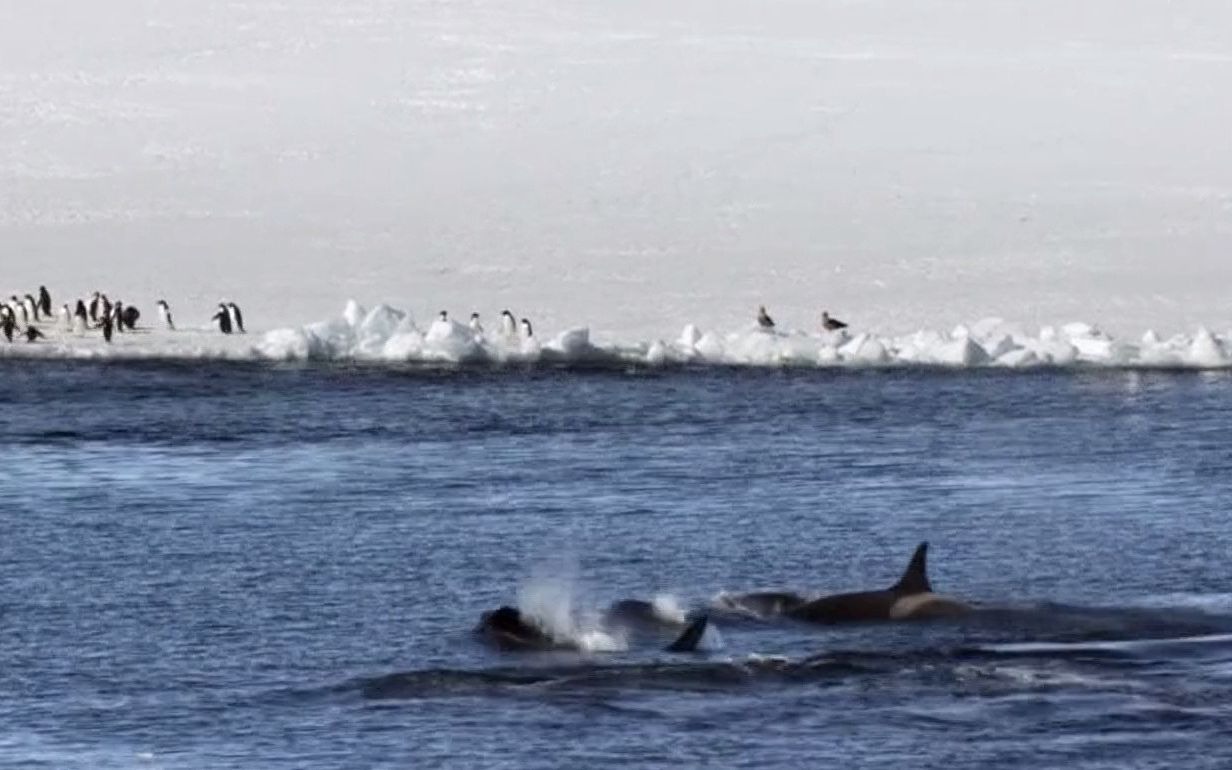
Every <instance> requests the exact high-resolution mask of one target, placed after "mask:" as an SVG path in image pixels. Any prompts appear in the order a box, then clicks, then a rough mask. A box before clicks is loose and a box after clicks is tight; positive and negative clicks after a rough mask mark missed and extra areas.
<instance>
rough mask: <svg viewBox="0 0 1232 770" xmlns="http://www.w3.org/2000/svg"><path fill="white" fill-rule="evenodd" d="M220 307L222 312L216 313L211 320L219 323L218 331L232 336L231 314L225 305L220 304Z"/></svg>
mask: <svg viewBox="0 0 1232 770" xmlns="http://www.w3.org/2000/svg"><path fill="white" fill-rule="evenodd" d="M219 306H220V307H221V310H219V311H218V312H217V313H215V314H214V317H213V318H211V319H210V320H211V321H217V322H218V331H220V332H222V333H223V334H230V333H231V316H230V314H228V313H227V308H226V306H225V305H222V304H221V303H220V304H219Z"/></svg>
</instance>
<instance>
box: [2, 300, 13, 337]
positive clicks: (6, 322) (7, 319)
mask: <svg viewBox="0 0 1232 770" xmlns="http://www.w3.org/2000/svg"><path fill="white" fill-rule="evenodd" d="M4 309H5V310H6V311H8V312H6V313H3V314H0V330H3V331H4V338H5V339H6V340H8V341H9V342H12V341H13V330H14V329H16V328H17V319H16V318H15V317H14V316H13V310H12V309H11V308H9V307H8V306H7V305H6V306H5V308H4Z"/></svg>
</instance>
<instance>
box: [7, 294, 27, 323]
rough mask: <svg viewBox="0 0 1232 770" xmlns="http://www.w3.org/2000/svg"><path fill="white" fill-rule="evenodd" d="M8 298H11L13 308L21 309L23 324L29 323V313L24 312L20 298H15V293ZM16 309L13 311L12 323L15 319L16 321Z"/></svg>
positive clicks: (24, 307)
mask: <svg viewBox="0 0 1232 770" xmlns="http://www.w3.org/2000/svg"><path fill="white" fill-rule="evenodd" d="M9 299H11V300H13V305H12V307H13V308H15V309H16V310H20V311H21V322H22V323H23V324H28V323H30V314H29V313H28V312H26V306H25V304H23V303H22V301H21V300H19V299H17V295H16V294H14V295H13V296H12V297H9ZM16 310H15V311H14V314H13V322H14V323H16V321H17V315H16Z"/></svg>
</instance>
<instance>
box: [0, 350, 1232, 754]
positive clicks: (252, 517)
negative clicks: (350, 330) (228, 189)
mask: <svg viewBox="0 0 1232 770" xmlns="http://www.w3.org/2000/svg"><path fill="white" fill-rule="evenodd" d="M0 381H3V383H4V387H3V389H2V392H0V403H2V404H3V408H2V409H0V439H2V440H3V443H4V447H5V453H6V463H5V465H6V468H5V473H4V474H3V477H2V478H3V480H2V481H0V521H2V522H3V534H4V537H3V538H0V581H2V582H0V585H2V586H3V589H4V590H3V592H2V594H0V618H2V619H3V626H2V631H0V633H2V634H3V643H2V644H0V692H2V693H3V696H4V697H3V698H0V765H3V766H10V767H40V766H41V767H54V768H106V767H168V768H205V767H210V768H213V767H230V766H235V767H254V768H255V767H260V768H276V767H285V768H305V767H306V768H314V767H319V768H332V767H340V766H348V767H408V766H414V767H435V766H457V767H570V768H572V767H599V766H625V765H631V766H640V767H653V766H663V767H667V766H671V767H679V766H682V765H683V766H691V765H702V764H705V765H708V766H727V767H759V768H762V767H768V768H776V767H784V768H786V767H790V768H798V767H801V766H836V767H838V766H842V767H896V768H897V767H903V766H911V767H947V768H968V767H970V768H988V767H1038V766H1066V767H1090V768H1096V767H1100V768H1103V767H1140V768H1146V767H1159V766H1173V765H1175V766H1187V767H1226V766H1228V764H1229V762H1232V729H1230V728H1229V727H1228V725H1229V724H1232V706H1229V703H1232V572H1230V571H1229V569H1228V553H1229V547H1230V546H1232V536H1230V535H1229V527H1228V521H1229V517H1228V501H1229V491H1230V487H1232V440H1230V439H1229V434H1228V430H1229V426H1232V379H1230V378H1229V376H1228V375H1226V374H1209V373H1208V374H1197V373H1178V374H1169V373H1138V372H1089V373H1087V372H1082V371H1069V372H1047V371H1042V372H1035V373H1030V374H1005V373H995V372H988V373H983V372H961V373H947V372H937V371H919V370H912V371H881V372H867V373H859V372H841V371H840V372H812V371H807V372H805V371H784V372H780V371H741V370H708V371H690V370H683V371H669V372H658V373H645V372H636V371H632V372H627V373H612V372H577V371H563V370H543V369H538V370H527V371H522V370H501V371H468V370H443V371H425V370H407V371H399V370H390V369H362V368H361V369H351V368H347V369H339V368H320V367H271V366H258V365H235V366H225V365H217V364H212V365H177V364H146V365H135V364H111V365H107V364H98V365H94V364H89V363H71V364H70V363H54V362H18V361H9V362H3V361H0ZM924 540H927V541H929V542H930V544H931V551H930V572H931V576H932V580H933V584H934V586H935V588H936V589H937V590H938V591H941V592H944V593H947V594H950V595H954V596H958V597H960V598H962V599H964V600H968V601H971V602H974V603H977V604H978V605H979V607H980V610H979V611H978V612H976V613H974V614H973V615H971V616H968V617H965V618H962V619H960V620H955V621H943V622H930V623H905V624H893V625H891V624H881V625H860V626H851V627H809V626H804V625H801V624H796V623H791V622H758V621H752V620H740V619H735V618H731V617H727V616H719V615H714V616H712V618H713V622H714V625H715V626H716V628H717V633H711V634H710V635H709V636H708V638H707V643H706V648H707V650H706V651H705V652H703V653H701V654H697V655H680V654H672V653H666V652H662V651H661V646H662V645H661V644H659V643H657V642H655V641H653V640H647V639H645V638H643V637H629V638H620V637H618V636H617V635H614V634H608V635H605V634H603V633H601V631H600V630H599V629H597V628H596V627H595V625H594V622H593V620H592V619H593V616H595V615H596V614H597V613H598V612H599V611H600V610H602V608H604V607H606V606H607V605H608V604H609V603H611V602H612V601H615V600H618V599H622V598H631V597H632V598H651V597H655V596H660V597H663V601H665V602H667V603H671V602H675V603H677V604H679V605H680V606H681V607H682V608H684V609H685V610H699V609H701V608H704V607H706V606H707V605H708V604H709V603H710V601H711V600H712V598H713V597H714V596H715V595H716V594H718V593H719V592H720V591H741V590H751V589H754V588H768V587H770V588H786V589H792V590H796V591H800V592H804V593H823V592H833V591H839V590H846V589H856V588H880V587H884V586H888V585H889V584H891V583H893V582H894V581H895V580H896V579H897V577H898V575H899V573H901V571H902V569H903V567H904V566H905V564H906V561H907V559H908V557H909V555H910V553H911V551H912V549H913V548H914V547H915V546H916V544H917V543H918V542H920V541H924ZM519 601H520V602H522V606H523V607H524V608H528V609H535V610H537V611H538V612H540V613H541V614H545V615H550V616H553V617H555V618H556V619H557V621H558V622H559V621H560V620H561V619H562V618H566V617H567V618H572V619H573V620H574V621H575V622H576V623H577V624H578V626H579V628H580V629H581V630H582V631H589V632H591V634H590V635H589V636H587V637H585V638H586V639H587V640H589V641H591V642H593V641H594V640H595V639H598V640H600V641H601V642H602V643H601V644H597V645H595V646H596V647H599V648H606V647H616V648H618V649H615V650H611V651H605V650H600V649H596V650H595V651H592V652H589V653H586V654H576V653H551V654H528V653H522V654H517V653H501V652H498V651H493V650H489V649H487V648H485V647H483V646H481V645H480V644H479V643H478V641H477V640H476V639H474V638H473V637H472V636H471V633H470V632H471V629H472V627H473V626H474V624H475V622H476V620H477V619H478V617H479V615H480V613H481V612H483V611H484V610H487V609H491V608H493V607H496V606H498V605H500V604H514V603H517V602H519ZM579 633H580V632H579ZM579 638H581V637H579ZM770 656H773V657H770Z"/></svg>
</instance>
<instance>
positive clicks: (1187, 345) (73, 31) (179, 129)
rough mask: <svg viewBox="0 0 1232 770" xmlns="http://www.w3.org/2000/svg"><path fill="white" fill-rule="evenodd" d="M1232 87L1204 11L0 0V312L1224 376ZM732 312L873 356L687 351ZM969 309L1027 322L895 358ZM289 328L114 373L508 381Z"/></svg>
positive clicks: (754, 340) (139, 350) (1044, 1)
mask: <svg viewBox="0 0 1232 770" xmlns="http://www.w3.org/2000/svg"><path fill="white" fill-rule="evenodd" d="M1229 93H1232V4H1230V3H1227V2H1224V0H1177V1H1176V2H1167V3H1165V2H1146V1H1145V0H1085V1H1084V2H1081V3H1072V2H1069V1H1068V0H986V1H981V2H958V1H957V0H918V1H915V2H910V3H904V2H899V1H898V0H761V1H758V2H754V1H753V0H704V1H703V0H665V1H663V2H658V1H656V2H650V1H649V0H627V1H624V0H622V2H608V1H606V0H525V1H524V2H516V3H511V2H498V1H497V0H462V1H460V2H431V1H429V0H400V1H396V0H347V1H345V2H344V1H343V0H297V2H295V3H286V2H279V1H277V0H252V1H246V0H227V1H225V2H224V1H222V0H217V1H215V0H199V1H197V2H165V1H161V2H160V1H159V0H109V1H108V2H106V3H98V2H88V1H87V0H43V1H41V2H37V3H36V2H26V3H7V4H4V6H3V8H2V9H0V243H2V244H3V253H4V259H3V270H0V296H2V297H7V296H9V295H10V294H12V293H15V292H16V293H18V294H24V293H25V292H27V291H31V290H32V289H34V288H35V287H37V286H38V285H39V284H46V285H48V287H49V288H51V289H52V292H53V294H54V295H55V302H56V307H57V308H58V307H59V303H60V302H62V301H63V300H64V299H66V298H68V297H69V296H72V297H77V296H88V293H89V292H90V291H92V290H94V289H101V290H104V291H107V292H109V293H110V294H111V296H112V297H119V298H123V299H124V300H125V301H131V302H133V303H134V304H136V305H137V306H139V307H141V308H143V310H144V311H145V313H146V316H147V318H149V317H152V316H153V305H154V302H155V301H156V300H157V299H159V298H166V299H167V300H169V301H170V303H171V306H172V308H173V310H174V311H175V312H176V318H177V321H179V322H180V323H182V324H186V325H199V326H204V325H205V324H206V323H207V319H208V318H209V315H210V314H211V313H212V309H213V307H214V305H215V303H216V302H217V301H218V300H219V299H224V298H225V299H230V300H235V301H237V302H239V303H240V305H241V306H242V307H243V308H244V310H245V316H246V320H247V322H248V324H249V327H250V330H252V329H260V330H272V329H278V328H281V327H288V328H294V329H298V328H299V327H302V326H304V325H305V324H309V323H311V322H312V321H314V320H315V319H318V318H320V317H321V316H322V315H323V314H324V312H325V310H324V309H326V308H333V307H337V306H338V305H340V304H341V303H342V302H343V301H344V300H345V299H346V298H348V297H358V298H362V299H363V300H364V301H366V302H371V303H375V302H386V303H389V304H390V305H391V306H394V307H415V308H418V309H420V311H421V312H423V313H427V314H428V315H427V316H426V317H429V318H430V317H432V316H433V315H435V312H436V311H437V310H439V309H441V308H446V309H449V310H450V311H451V312H452V314H453V315H454V316H455V317H458V318H465V317H466V316H467V315H469V313H470V312H471V311H472V310H478V311H480V312H481V313H483V315H484V317H485V319H486V320H487V322H488V323H489V324H492V323H493V322H494V321H495V320H496V313H498V312H499V310H500V309H501V308H504V307H510V308H512V309H513V310H514V311H515V312H516V313H517V314H518V315H519V316H522V315H526V316H529V317H531V318H532V319H533V320H534V321H535V324H536V328H537V329H542V330H543V332H544V333H547V332H548V331H549V330H552V331H551V335H552V336H555V334H557V333H559V331H560V330H562V329H569V328H571V327H574V326H579V325H585V326H586V327H587V328H589V329H590V330H591V331H592V334H590V335H585V334H583V333H581V332H576V333H574V334H573V336H572V337H567V338H565V339H560V340H557V341H556V342H559V346H560V347H562V348H566V349H569V350H575V351H581V352H580V353H577V354H578V355H589V354H590V353H589V351H590V346H593V345H599V346H607V347H613V346H619V347H621V348H622V349H624V348H638V349H640V347H639V346H645V347H646V350H645V351H644V353H645V356H646V357H647V358H649V359H652V360H660V359H662V360H676V359H677V358H679V357H684V358H692V357H700V358H702V359H705V360H712V359H713V360H721V361H756V362H765V361H782V360H792V361H794V360H797V359H800V360H804V361H806V362H813V361H814V360H816V361H817V362H819V363H830V362H835V361H838V362H849V361H853V360H858V361H880V360H883V359H889V360H892V361H898V360H921V359H923V358H931V359H941V360H943V361H944V362H946V363H952V362H956V361H965V362H978V361H980V360H982V359H983V357H988V358H989V359H991V360H992V361H993V362H998V363H1003V364H1006V365H1023V364H1027V363H1031V362H1033V361H1040V360H1045V361H1053V362H1063V361H1067V360H1071V359H1072V360H1077V361H1084V360H1099V361H1123V360H1135V361H1147V362H1151V363H1155V362H1157V361H1159V362H1178V361H1179V362H1181V363H1186V364H1200V365H1212V364H1217V363H1218V364H1220V365H1222V362H1223V361H1226V355H1227V350H1228V345H1227V342H1226V339H1227V338H1226V337H1224V338H1222V339H1220V338H1218V337H1211V336H1209V335H1204V334H1200V333H1199V334H1195V330H1196V329H1198V328H1200V327H1203V326H1205V327H1207V328H1211V329H1226V328H1228V327H1229V326H1230V325H1232V309H1230V303H1229V288H1230V286H1232V281H1229V272H1230V268H1232V259H1230V256H1232V255H1230V251H1232V249H1230V246H1232V142H1230V141H1229V140H1228V136H1229V132H1228V128H1229V124H1230V122H1232V121H1230V120H1229V118H1230V117H1232V109H1230V108H1229V106H1228V105H1229V101H1228V98H1227V94H1229ZM758 304H766V305H767V306H768V309H769V311H770V313H771V314H772V315H773V316H774V317H775V318H776V320H778V321H779V323H780V325H781V326H783V327H785V328H798V329H802V330H806V331H809V332H815V331H816V329H817V318H818V315H819V313H820V311H821V310H822V309H828V310H830V311H831V312H832V313H834V314H835V315H837V316H838V317H840V318H843V319H844V320H846V321H848V322H850V323H852V326H853V328H854V329H856V330H858V331H860V332H866V333H868V335H869V336H859V335H857V336H855V337H853V338H852V339H851V340H848V341H845V342H842V343H839V342H838V341H831V340H828V339H824V338H822V337H821V335H817V336H816V338H814V337H810V336H807V335H804V334H792V335H787V336H775V335H770V336H768V335H758V334H752V333H742V332H736V333H732V334H729V333H719V332H715V331H712V330H724V329H725V330H733V329H734V330H739V329H741V328H742V327H744V326H745V325H746V324H748V323H749V321H750V320H751V319H752V317H753V314H754V313H755V311H756V307H757V305H758ZM992 315H995V316H1001V317H1004V318H1008V319H1013V320H1014V321H1016V322H1019V323H1021V324H1024V325H1026V326H1027V327H1029V328H1030V329H1031V330H1032V331H1031V333H1030V335H1028V336H1022V335H1015V334H1010V333H1007V334H1005V335H1002V336H1000V337H997V338H996V339H993V338H991V337H989V336H988V335H982V334H976V335H962V334H958V335H953V334H950V333H949V332H948V331H946V333H944V334H940V333H938V334H934V333H932V332H927V331H924V332H917V331H916V330H920V329H941V330H950V329H952V328H953V327H954V326H955V325H956V324H959V323H963V322H966V323H971V322H973V321H975V320H976V319H980V318H983V317H985V316H992ZM1074 318H1082V319H1087V320H1088V321H1090V322H1091V323H1094V324H1098V325H1099V326H1100V327H1101V328H1103V329H1105V330H1107V331H1109V332H1112V333H1114V334H1116V335H1117V339H1119V340H1122V341H1121V342H1113V341H1112V340H1111V338H1108V337H1106V336H1092V335H1081V334H1079V335H1074V334H1068V333H1065V332H1063V330H1062V329H1061V328H1060V326H1059V325H1060V324H1063V323H1065V322H1067V321H1069V320H1070V319H1074ZM386 320H388V319H386ZM687 324H696V325H697V327H698V328H699V329H702V330H708V331H706V332H700V333H699V334H698V336H697V339H687V340H685V341H681V340H678V339H676V337H677V334H676V333H675V332H671V333H670V334H669V333H667V332H665V330H678V329H681V328H683V327H685V326H686V325H687ZM1044 326H1052V327H1053V331H1052V332H1051V333H1041V332H1040V328H1041V327H1044ZM1149 328H1153V329H1156V330H1158V331H1159V333H1160V334H1159V337H1160V339H1161V340H1162V341H1161V342H1159V343H1141V342H1140V341H1139V335H1141V334H1142V333H1143V332H1144V331H1146V330H1147V329H1149ZM309 329H310V330H311V331H304V330H300V331H295V332H279V333H277V334H275V335H273V336H272V338H267V339H261V340H257V341H255V345H254V339H253V338H254V337H257V336H259V335H254V334H250V335H248V337H246V338H237V339H223V338H221V337H220V336H218V335H210V334H207V333H205V332H201V333H196V334H194V333H177V334H176V335H169V334H150V335H148V336H147V337H144V338H143V337H138V336H136V335H134V336H133V337H131V338H125V339H124V345H123V346H114V348H113V350H114V351H119V350H125V351H128V353H129V354H133V355H137V354H146V353H150V354H153V353H154V352H157V351H158V350H162V351H163V352H164V353H166V352H167V351H172V352H176V353H182V354H185V355H191V354H201V353H209V354H211V355H237V356H241V357H246V356H249V355H251V349H252V348H253V347H254V346H255V347H256V348H258V349H259V350H261V351H263V352H267V353H271V354H277V355H280V356H281V355H299V354H312V355H319V354H321V353H322V349H320V348H316V347H313V346H319V345H325V346H327V347H328V346H335V345H338V346H341V347H338V348H337V349H333V348H329V349H328V351H327V352H329V354H330V355H339V356H355V357H367V356H375V357H379V356H389V357H395V358H397V357H414V356H415V355H420V356H430V355H441V356H445V357H451V356H459V357H466V356H468V355H472V354H475V355H478V354H477V353H475V351H476V349H477V350H481V351H483V353H482V355H484V356H489V357H491V356H495V357H496V358H502V357H503V358H509V357H517V356H519V355H534V354H527V353H526V352H525V351H523V350H521V348H520V347H518V348H517V349H510V348H509V347H508V346H503V343H501V344H496V343H491V342H489V343H485V344H483V345H479V346H478V347H477V348H476V347H474V346H469V347H468V346H467V345H465V344H463V342H461V341H459V339H458V335H457V334H455V331H456V330H451V331H449V333H448V334H446V335H445V336H444V337H443V338H441V339H432V340H429V339H428V338H427V337H424V338H423V340H417V339H416V338H414V337H413V336H411V337H407V336H405V335H403V336H399V335H386V336H382V334H383V332H382V333H378V332H377V331H373V330H371V329H369V330H367V331H365V332H364V334H365V335H367V336H365V337H364V338H363V339H362V340H359V339H357V340H356V341H355V342H354V343H352V342H351V341H350V338H349V337H347V333H346V332H345V330H342V329H341V328H340V327H339V328H338V329H337V330H336V331H337V332H338V333H337V334H335V333H334V332H333V331H329V330H324V331H323V333H320V334H318V333H317V332H318V331H322V328H321V327H319V326H313V327H309ZM369 332H370V333H369ZM425 332H426V333H427V335H428V336H431V329H425ZM1179 332H1184V333H1186V334H1188V335H1189V336H1187V337H1184V338H1178V337H1175V336H1174V335H1176V334H1177V333H1179ZM690 335H692V333H690ZM552 336H548V337H546V338H545V339H544V346H543V349H542V350H541V352H540V353H539V354H538V355H546V354H547V351H551V350H555V348H554V347H553V345H554V344H555V343H554V341H553V340H552ZM661 337H664V341H663V342H662V343H661V344H657V345H656V344H655V343H654V341H655V340H657V339H659V338H661ZM1006 339H1008V340H1009V341H1008V342H1006V341H1005V340H1006ZM378 341H379V346H378ZM647 341H649V342H647ZM361 343H362V344H361ZM352 345H354V346H356V347H353V348H352V347H348V346H352ZM2 346H3V343H0V347H2ZM399 346H402V347H399ZM458 346H461V347H458ZM23 347H24V344H23ZM30 347H31V348H33V347H36V346H30ZM378 347H379V351H378V350H377V348H378ZM70 348H71V350H70ZM44 349H45V350H48V351H54V350H58V351H60V352H61V353H64V354H72V355H88V354H102V352H103V348H102V343H101V341H97V342H95V341H93V340H90V339H87V340H73V341H72V343H71V344H69V343H65V342H64V341H63V340H52V341H51V344H49V345H47V346H46V347H45V348H44ZM415 351H419V352H417V353H416V352H415ZM493 351H495V352H493ZM6 352H7V349H6ZM23 352H24V350H23Z"/></svg>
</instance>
